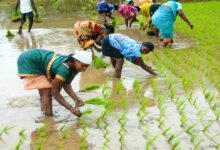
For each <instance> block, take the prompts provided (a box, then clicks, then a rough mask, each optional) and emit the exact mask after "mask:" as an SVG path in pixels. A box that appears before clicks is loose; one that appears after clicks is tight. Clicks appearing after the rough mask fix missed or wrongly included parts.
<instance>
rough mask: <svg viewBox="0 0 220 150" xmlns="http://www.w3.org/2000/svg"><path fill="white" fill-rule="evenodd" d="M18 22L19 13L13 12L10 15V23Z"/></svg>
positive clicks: (19, 18)
mask: <svg viewBox="0 0 220 150" xmlns="http://www.w3.org/2000/svg"><path fill="white" fill-rule="evenodd" d="M20 20H21V13H19V12H18V11H15V12H13V13H12V15H11V21H12V22H18V21H20Z"/></svg>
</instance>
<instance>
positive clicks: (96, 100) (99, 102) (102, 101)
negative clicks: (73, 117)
mask: <svg viewBox="0 0 220 150" xmlns="http://www.w3.org/2000/svg"><path fill="white" fill-rule="evenodd" d="M83 104H91V105H102V106H106V105H107V104H108V100H106V99H104V98H102V97H94V98H91V99H88V100H85V101H83Z"/></svg>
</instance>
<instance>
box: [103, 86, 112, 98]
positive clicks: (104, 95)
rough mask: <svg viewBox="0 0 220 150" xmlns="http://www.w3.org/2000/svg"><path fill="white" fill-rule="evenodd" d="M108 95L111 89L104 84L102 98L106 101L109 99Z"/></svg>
mask: <svg viewBox="0 0 220 150" xmlns="http://www.w3.org/2000/svg"><path fill="white" fill-rule="evenodd" d="M110 93H111V87H110V86H109V85H108V84H107V83H104V85H103V87H102V96H103V97H104V98H105V99H108V98H109V97H110Z"/></svg>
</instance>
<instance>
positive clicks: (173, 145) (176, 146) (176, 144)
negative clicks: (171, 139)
mask: <svg viewBox="0 0 220 150" xmlns="http://www.w3.org/2000/svg"><path fill="white" fill-rule="evenodd" d="M179 145H180V140H178V141H176V142H175V143H174V144H172V145H171V149H172V150H176V149H180V148H179Z"/></svg>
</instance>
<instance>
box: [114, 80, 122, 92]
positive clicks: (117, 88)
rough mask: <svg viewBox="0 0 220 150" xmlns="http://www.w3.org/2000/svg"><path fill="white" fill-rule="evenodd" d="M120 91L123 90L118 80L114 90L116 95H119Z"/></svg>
mask: <svg viewBox="0 0 220 150" xmlns="http://www.w3.org/2000/svg"><path fill="white" fill-rule="evenodd" d="M122 89H123V84H122V80H120V81H119V82H118V84H117V86H116V89H115V91H116V95H120V92H121V91H122Z"/></svg>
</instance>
